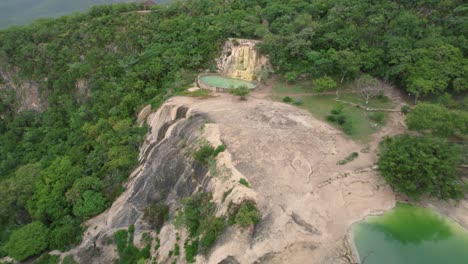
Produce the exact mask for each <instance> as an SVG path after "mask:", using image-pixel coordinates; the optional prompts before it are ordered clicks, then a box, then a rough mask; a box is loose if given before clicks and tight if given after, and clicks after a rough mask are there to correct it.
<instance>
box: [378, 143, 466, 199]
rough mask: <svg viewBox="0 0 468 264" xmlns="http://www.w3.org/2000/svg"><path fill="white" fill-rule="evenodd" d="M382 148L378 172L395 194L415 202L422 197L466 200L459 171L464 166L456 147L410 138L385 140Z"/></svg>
mask: <svg viewBox="0 0 468 264" xmlns="http://www.w3.org/2000/svg"><path fill="white" fill-rule="evenodd" d="M381 144H382V150H381V152H380V154H379V160H378V162H377V165H378V170H379V172H380V174H381V175H382V176H383V177H384V178H385V180H386V181H387V182H388V183H389V184H390V185H391V186H392V187H393V188H394V189H395V190H396V191H398V192H401V193H403V194H406V195H408V196H409V197H411V198H413V199H418V198H419V197H421V196H422V195H431V196H435V197H437V198H440V199H457V200H458V199H461V198H462V197H463V191H462V184H463V182H462V180H461V179H460V177H459V176H458V175H457V171H456V169H457V167H458V165H459V164H460V162H461V152H460V149H459V148H458V147H457V146H454V145H452V144H448V143H447V141H445V140H442V139H438V138H432V137H427V136H425V137H417V136H410V135H401V136H396V137H393V138H386V139H384V141H382V143H381Z"/></svg>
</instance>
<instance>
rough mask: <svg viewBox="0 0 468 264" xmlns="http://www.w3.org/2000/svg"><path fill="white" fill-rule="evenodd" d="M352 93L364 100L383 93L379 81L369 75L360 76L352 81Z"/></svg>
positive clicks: (367, 101)
mask: <svg viewBox="0 0 468 264" xmlns="http://www.w3.org/2000/svg"><path fill="white" fill-rule="evenodd" d="M353 89H354V91H355V92H356V93H357V94H359V95H360V96H361V97H363V98H364V99H365V100H366V104H368V103H369V100H370V99H372V98H374V97H376V96H379V95H380V94H382V93H383V90H384V89H383V85H382V83H381V82H379V80H377V79H375V78H374V77H372V76H370V75H362V76H361V77H359V78H358V79H356V80H355V81H354V88H353Z"/></svg>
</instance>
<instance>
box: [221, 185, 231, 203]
mask: <svg viewBox="0 0 468 264" xmlns="http://www.w3.org/2000/svg"><path fill="white" fill-rule="evenodd" d="M232 190H234V187H233V188H231V189H229V190H227V191H225V192H224V193H223V199H222V202H223V203H224V202H225V201H226V198H227V197H228V196H229V195H230V194H231V193H232Z"/></svg>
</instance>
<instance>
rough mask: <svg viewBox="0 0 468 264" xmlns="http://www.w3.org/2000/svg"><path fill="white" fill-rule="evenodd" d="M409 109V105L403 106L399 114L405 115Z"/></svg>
mask: <svg viewBox="0 0 468 264" xmlns="http://www.w3.org/2000/svg"><path fill="white" fill-rule="evenodd" d="M410 109H411V107H410V106H409V105H404V106H402V107H401V112H402V113H403V114H405V115H406V114H407V113H408V112H409V111H410Z"/></svg>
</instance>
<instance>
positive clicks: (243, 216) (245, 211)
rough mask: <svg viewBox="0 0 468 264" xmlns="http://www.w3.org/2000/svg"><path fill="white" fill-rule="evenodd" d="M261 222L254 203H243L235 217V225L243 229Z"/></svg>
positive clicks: (248, 201)
mask: <svg viewBox="0 0 468 264" xmlns="http://www.w3.org/2000/svg"><path fill="white" fill-rule="evenodd" d="M259 221H260V212H259V211H258V209H257V206H256V205H255V202H254V201H250V200H246V201H243V202H242V204H241V205H240V207H239V210H238V211H237V213H236V216H235V223H236V224H237V225H239V226H240V227H242V228H246V227H249V226H251V225H255V224H257V223H258V222H259Z"/></svg>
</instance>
